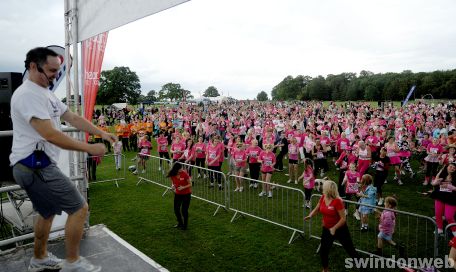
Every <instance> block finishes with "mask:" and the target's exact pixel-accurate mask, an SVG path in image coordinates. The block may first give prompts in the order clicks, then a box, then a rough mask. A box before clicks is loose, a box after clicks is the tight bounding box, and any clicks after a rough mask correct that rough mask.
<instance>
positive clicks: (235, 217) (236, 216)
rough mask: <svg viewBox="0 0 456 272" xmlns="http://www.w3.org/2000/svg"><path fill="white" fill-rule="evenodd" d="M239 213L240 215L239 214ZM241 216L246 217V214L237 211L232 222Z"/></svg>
mask: <svg viewBox="0 0 456 272" xmlns="http://www.w3.org/2000/svg"><path fill="white" fill-rule="evenodd" d="M238 214H239V216H238ZM239 217H244V215H243V214H242V213H239V212H238V211H236V212H235V213H234V215H233V217H232V218H231V223H233V222H234V220H236V219H238V218H239Z"/></svg>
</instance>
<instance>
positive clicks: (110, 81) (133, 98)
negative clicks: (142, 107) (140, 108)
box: [97, 66, 141, 105]
mask: <svg viewBox="0 0 456 272" xmlns="http://www.w3.org/2000/svg"><path fill="white" fill-rule="evenodd" d="M140 95H141V84H140V82H139V78H138V75H136V73H135V72H134V71H131V70H130V68H128V67H123V66H122V67H114V69H112V70H105V71H102V72H101V77H100V87H99V89H98V94H97V104H103V105H107V104H108V105H109V104H112V103H117V102H127V103H129V104H133V105H135V104H137V103H138V99H139V97H140Z"/></svg>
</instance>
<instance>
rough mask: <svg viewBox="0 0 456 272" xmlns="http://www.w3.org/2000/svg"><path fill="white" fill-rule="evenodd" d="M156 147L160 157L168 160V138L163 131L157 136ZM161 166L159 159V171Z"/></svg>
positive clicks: (161, 160) (161, 161)
mask: <svg viewBox="0 0 456 272" xmlns="http://www.w3.org/2000/svg"><path fill="white" fill-rule="evenodd" d="M157 149H158V155H159V156H160V158H165V159H167V160H169V153H168V138H166V137H165V133H164V132H160V135H159V137H158V138H157ZM162 167H163V159H160V166H159V167H158V171H161V170H162Z"/></svg>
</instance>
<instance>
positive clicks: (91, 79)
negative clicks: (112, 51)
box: [82, 32, 108, 121]
mask: <svg viewBox="0 0 456 272" xmlns="http://www.w3.org/2000/svg"><path fill="white" fill-rule="evenodd" d="M107 40H108V32H105V33H101V34H99V35H97V36H94V37H92V38H90V39H87V40H85V41H83V42H82V61H83V63H82V65H83V68H82V71H83V80H84V117H85V118H86V119H87V120H89V121H92V117H93V109H94V107H95V102H96V100H97V92H98V87H99V84H100V74H101V65H102V64H103V56H104V51H105V48H106V42H107Z"/></svg>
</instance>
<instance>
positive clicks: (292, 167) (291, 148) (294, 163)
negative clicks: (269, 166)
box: [287, 137, 299, 184]
mask: <svg viewBox="0 0 456 272" xmlns="http://www.w3.org/2000/svg"><path fill="white" fill-rule="evenodd" d="M298 161H299V146H298V141H297V140H296V138H295V137H292V138H291V142H290V144H289V145H288V175H289V179H288V181H287V183H291V182H293V180H294V182H295V184H298Z"/></svg>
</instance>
